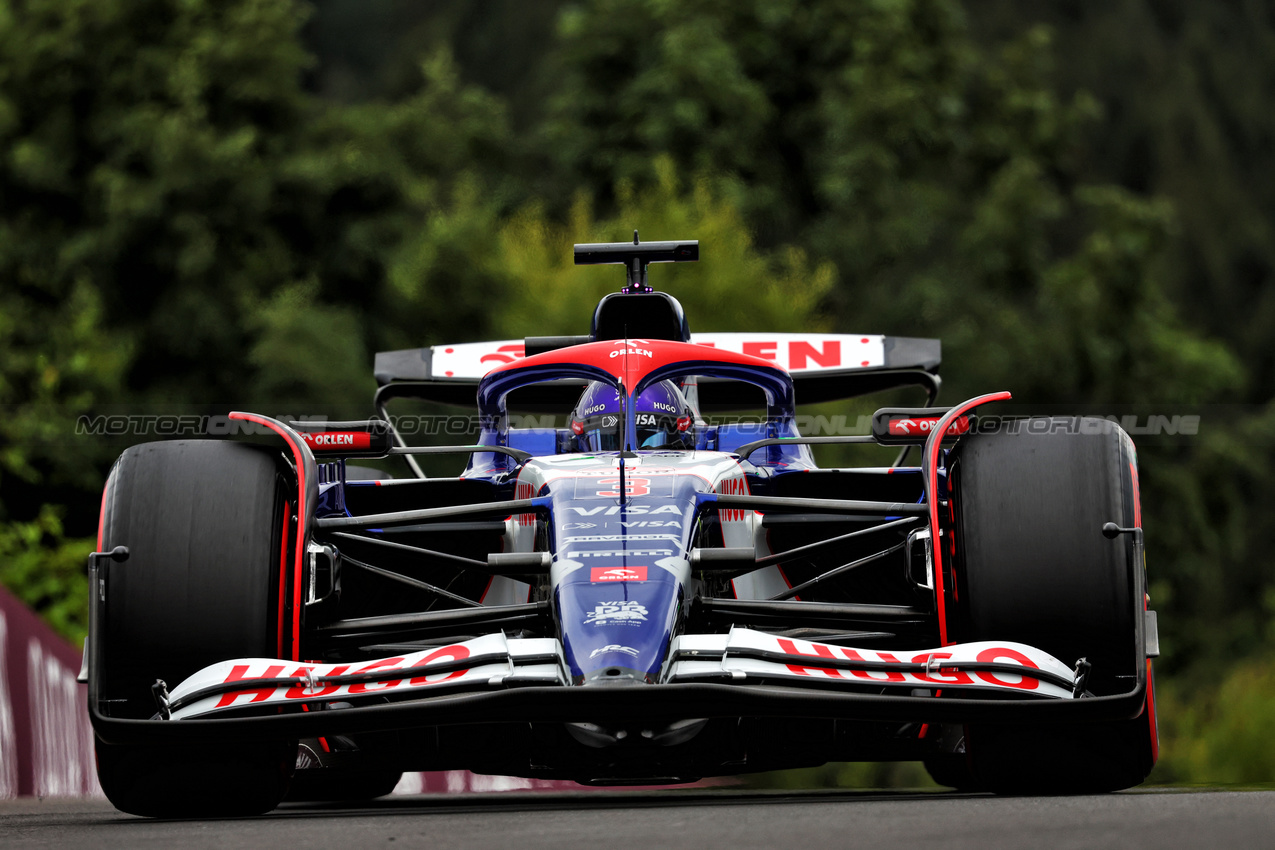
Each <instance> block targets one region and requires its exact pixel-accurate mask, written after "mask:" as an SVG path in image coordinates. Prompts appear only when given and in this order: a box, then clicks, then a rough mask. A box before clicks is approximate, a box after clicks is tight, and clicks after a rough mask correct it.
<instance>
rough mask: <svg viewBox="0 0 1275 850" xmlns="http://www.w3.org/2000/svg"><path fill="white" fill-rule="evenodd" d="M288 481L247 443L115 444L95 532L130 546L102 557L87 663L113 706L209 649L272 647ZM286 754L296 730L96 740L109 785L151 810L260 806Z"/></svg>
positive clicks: (133, 808)
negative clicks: (186, 742)
mask: <svg viewBox="0 0 1275 850" xmlns="http://www.w3.org/2000/svg"><path fill="white" fill-rule="evenodd" d="M289 492H290V488H289V484H288V479H287V477H286V470H285V469H284V468H283V466H282V464H281V460H280V456H279V455H278V453H276V452H270V451H266V450H264V449H262V448H259V447H256V446H249V445H243V444H239V443H231V442H218V441H211V440H208V441H203V440H200V441H195V440H188V441H173V442H160V443H145V444H142V445H139V446H134V447H132V448H130V449H128V450H127V451H125V452H124V454H123V455H121V456H120V459H119V460H118V461H117V462H116V465H115V468H114V469H113V470H112V471H111V475H110V478H109V479H108V481H107V485H106V491H105V494H104V497H103V510H102V520H101V523H102V525H101V531H100V535H101V545H102V546H103V547H105V548H106V549H108V550H109V549H111V548H114V547H116V546H127V547H128V550H129V556H128V559H127V560H126V561H124V562H123V563H120V564H116V565H114V566H113V569H112V570H111V576H110V583H109V590H108V593H107V595H106V604H105V609H106V610H105V623H104V631H105V634H104V639H103V651H102V665H101V669H100V670H99V671H97V672H96V673H95V675H97V677H98V682H97V685H98V689H99V693H100V697H101V698H102V699H103V700H109V702H106V703H105V705H107V706H109V710H110V712H111V714H112V715H113V716H122V717H131V718H137V719H145V718H147V717H150V716H151V715H152V714H153V713H154V712H155V703H154V698H153V696H152V693H151V686H152V685H153V684H154V683H155V681H156V680H157V679H163V680H164V681H165V682H166V683H167V685H168V687H169V688H172V687H174V686H176V685H177V684H178V683H179V682H181V681H182V680H183V679H185V678H186V677H188V676H190V675H191V674H192V673H195V672H196V671H198V670H200V669H201V668H203V667H205V666H207V665H209V664H212V663H214V662H217V661H224V660H227V659H231V658H254V657H257V658H260V657H265V658H273V657H279V653H280V650H281V642H282V641H283V640H284V637H283V631H282V630H281V623H280V619H281V618H280V611H281V605H280V599H281V598H282V597H281V595H280V581H282V580H283V578H282V576H283V569H282V568H283V566H284V565H286V563H287V562H288V558H287V554H288V551H289V540H288V537H287V535H288V533H289V531H288V527H289V523H288V517H289V516H290V514H291V510H290V507H289V505H288V501H287V499H288V493H289ZM292 545H295V541H293V542H292ZM295 763H296V742H295V741H235V742H224V743H209V744H206V745H201V746H199V747H193V746H192V747H180V748H179V747H174V746H171V745H167V744H163V743H161V742H159V741H154V742H140V743H138V742H132V743H108V742H106V741H103V740H101V739H99V740H98V742H97V769H98V778H99V781H100V782H101V785H102V790H103V791H104V792H105V793H106V796H107V798H108V799H109V800H110V801H111V803H113V804H114V805H115V807H116V808H118V809H120V810H121V811H125V812H129V813H131V814H138V815H148V816H154V817H176V816H210V815H211V816H222V815H242V814H257V813H260V812H265V811H269V810H270V809H272V808H274V807H275V806H277V805H278V804H279V801H280V800H282V799H283V795H284V793H285V792H286V790H287V787H288V780H289V777H290V775H291V773H292V769H293V767H294V765H295Z"/></svg>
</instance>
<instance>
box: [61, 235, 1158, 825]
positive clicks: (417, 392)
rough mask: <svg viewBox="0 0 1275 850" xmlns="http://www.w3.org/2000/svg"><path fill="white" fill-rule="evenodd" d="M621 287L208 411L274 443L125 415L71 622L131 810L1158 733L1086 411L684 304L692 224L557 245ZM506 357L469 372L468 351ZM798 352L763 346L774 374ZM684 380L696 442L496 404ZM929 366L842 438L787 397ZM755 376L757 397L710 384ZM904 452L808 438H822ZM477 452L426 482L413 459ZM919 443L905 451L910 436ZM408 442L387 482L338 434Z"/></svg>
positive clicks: (1135, 544)
mask: <svg viewBox="0 0 1275 850" xmlns="http://www.w3.org/2000/svg"><path fill="white" fill-rule="evenodd" d="M576 258H577V262H582V263H588V262H617V263H623V264H624V265H625V267H626V270H627V271H628V280H629V283H628V285H627V286H626V288H625V290H624V291H622V292H620V293H617V294H614V295H610V296H607V297H606V298H604V299H603V300H602V301H601V302H600V303H599V305H598V308H597V310H596V312H595V315H594V321H593V326H592V328H591V332H590V334H589V335H588V336H587V337H573V338H530V339H528V340H526V341H524V342H522V343H512V342H507V343H490V344H466V345H455V346H434V347H432V348H428V349H419V350H412V351H406V352H402V351H401V352H388V353H385V354H381V355H378V357H377V370H376V371H377V378H378V381H379V383H380V385H381V386H380V390H379V391H378V393H377V397H376V408H377V411H378V416H377V417H376V418H373V419H369V420H366V421H359V422H325V423H314V422H305V423H302V422H293V423H284V422H280V421H276V420H274V419H270V418H268V417H264V416H258V415H255V414H247V413H242V414H240V413H236V414H232V415H231V418H232V419H236V420H238V421H240V422H242V423H244V424H250V425H254V426H256V427H257V429H258V430H260V431H261V432H263V433H265V434H268V435H271V439H272V441H273V442H272V444H271V445H265V444H263V443H262V441H260V440H258V441H256V442H242V441H234V440H203V441H200V440H195V441H171V442H160V443H148V444H143V445H140V446H135V447H133V448H131V449H129V450H128V451H126V452H125V453H124V454H123V455H122V456H121V458H120V459H119V461H118V462H117V463H116V465H115V467H114V469H113V470H112V472H111V475H110V477H109V479H108V481H107V484H106V487H105V489H104V492H103V500H102V517H101V525H100V532H99V541H98V549H99V550H100V551H99V552H97V553H94V555H93V556H92V557H91V558H90V571H91V575H92V587H94V589H95V592H94V593H93V601H92V607H91V611H90V638H89V641H88V644H87V648H86V669H87V675H88V681H89V686H90V687H89V709H90V713H91V717H92V721H93V725H94V728H95V732H96V735H97V739H98V740H97V748H98V766H99V776H100V779H101V783H102V786H103V788H104V789H105V791H106V793H107V796H108V797H109V798H110V799H111V801H112V802H113V803H114V804H115V805H116V806H117V807H119V808H120V809H123V810H125V811H130V812H135V813H138V814H148V815H171V814H187V813H201V812H202V813H251V812H260V811H265V810H268V809H270V808H273V807H274V806H275V805H277V804H278V803H279V802H280V800H281V799H283V798H284V795H285V794H287V793H288V791H289V783H291V784H292V792H291V793H292V794H293V796H294V798H295V797H301V798H306V797H310V798H325V797H326V798H356V797H371V796H376V795H378V794H382V793H386V792H387V791H388V790H390V789H391V788H392V787H393V785H394V783H395V781H396V780H397V779H398V777H399V775H400V774H401V772H403V771H405V770H441V769H468V770H473V771H477V772H482V773H492V774H505V775H515V776H524V777H544V778H559V779H572V780H576V781H579V782H583V783H590V784H634V783H641V784H651V783H671V782H684V781H690V780H693V779H697V778H700V777H706V776H721V775H729V774H737V773H743V772H750V771H760V770H772V769H780V768H790V767H799V766H809V765H817V764H822V763H825V762H828V761H847V760H921V761H924V762H925V764H926V766H927V768H928V769H929V770H930V772H931V774H932V775H933V776H934V777H935V779H936V780H937V781H939V782H940V783H943V784H948V785H952V786H955V787H958V788H964V789H984V790H991V791H996V792H1008V793H1016V792H1028V791H1042V792H1089V791H1104V790H1114V789H1118V788H1124V787H1129V786H1132V785H1135V784H1137V783H1139V782H1141V781H1142V780H1143V779H1144V778H1145V776H1146V775H1147V773H1148V772H1149V771H1150V769H1151V767H1152V765H1153V764H1154V762H1155V758H1156V748H1157V743H1156V725H1155V715H1154V702H1153V697H1152V683H1151V662H1150V658H1151V657H1152V656H1154V655H1155V654H1156V649H1155V647H1156V640H1155V620H1154V614H1153V613H1152V612H1149V611H1147V610H1146V602H1145V599H1146V597H1145V576H1144V566H1143V554H1142V537H1141V529H1140V524H1141V517H1140V507H1139V496H1138V479H1137V466H1136V459H1135V455H1134V450H1133V445H1132V443H1131V441H1130V440H1129V438H1128V436H1127V435H1126V434H1124V432H1122V431H1121V430H1120V429H1119V428H1118V427H1116V426H1115V425H1114V424H1112V423H1109V422H1106V421H1104V420H1096V419H1083V418H1029V419H1017V420H1012V421H1004V420H1001V421H995V422H993V421H991V420H988V419H986V418H983V419H976V418H975V413H976V411H977V410H978V409H980V408H982V406H983V405H985V404H988V403H990V402H994V401H998V400H1001V399H1005V398H1008V393H996V394H991V395H986V396H981V397H978V398H974V399H970V400H968V401H965V402H963V403H961V404H958V405H956V406H954V407H951V408H937V407H932V406H930V404H932V402H933V401H934V398H935V396H936V395H937V390H938V378H937V375H936V372H937V368H938V360H939V357H938V350H939V349H938V344H937V342H936V341H932V340H914V339H902V338H892V337H880V336H857V335H856V336H838V335H769V336H768V337H767V336H766V335H763V336H761V337H756V336H753V337H749V336H747V335H738V334H719V335H695V336H692V334H691V333H690V330H689V327H688V324H687V321H686V318H685V317H684V315H683V314H682V310H681V307H680V305H679V304H678V303H677V302H676V301H675V300H674V299H673V298H671V297H670V296H668V295H666V294H664V293H659V292H654V291H652V290H651V289H650V288H649V287H647V286H646V265H647V264H648V263H650V262H661V261H678V260H684V259H697V258H698V245H697V243H694V242H680V243H677V242H674V243H646V244H641V245H639V244H636V242H635V244H633V245H629V244H605V245H580V246H576ZM492 366H494V368H490V367H492ZM786 367H787V368H786ZM661 381H674V382H676V383H677V384H678V386H679V387H680V389H681V390H682V391H683V392H685V395H686V397H687V398H688V399H689V401H690V403H692V404H693V405H694V406H695V407H696V412H695V416H696V419H697V420H699V421H697V423H696V426H695V428H694V430H693V433H696V434H697V437H696V442H695V446H694V448H683V449H678V450H668V449H642V448H640V447H639V448H636V449H635V448H634V447H633V444H632V441H631V440H630V439H628V438H622V440H621V443H620V446H619V447H618V450H615V451H597V450H595V451H584V450H582V448H581V445H580V444H579V441H578V440H577V438H576V435H575V434H574V433H573V432H572V431H571V429H569V428H568V429H558V428H532V429H526V428H516V427H511V425H510V422H511V418H510V416H509V405H510V401H511V399H513V400H515V401H516V403H517V404H518V405H521V406H523V407H527V408H529V409H540V410H557V411H559V412H563V411H566V410H568V409H570V406H571V404H572V403H573V402H574V400H575V398H576V397H577V396H578V395H579V393H580V390H581V387H582V386H583V385H585V384H586V383H587V382H596V383H601V384H603V385H607V386H610V387H614V388H615V389H616V391H617V397H618V398H620V399H621V400H622V403H623V413H622V414H621V418H622V419H623V420H624V421H623V422H621V423H620V424H619V427H620V434H621V435H631V434H634V433H636V424H637V419H636V414H635V408H636V405H635V404H634V400H635V399H636V398H637V397H638V395H639V394H640V393H641V392H643V391H644V390H645V389H646V388H647V387H649V386H651V385H653V384H655V383H657V382H661ZM904 385H918V386H922V387H924V388H926V389H927V390H928V392H929V402H927V406H926V407H924V408H917V409H903V408H892V409H883V410H880V411H878V412H877V414H876V415H875V416H874V417H873V420H872V433H871V434H865V435H862V436H849V437H838V436H824V437H803V436H801V435H800V434H799V433H798V430H797V428H796V426H795V418H794V417H795V403H796V400H797V398H798V396H801V397H802V398H803V400H804V401H828V400H832V399H837V398H848V397H851V396H855V395H862V394H865V393H868V392H873V391H878V390H882V389H888V388H892V387H899V386H904ZM475 395H476V397H477V404H478V412H479V416H480V423H481V437H480V439H479V440H478V442H477V443H476V444H475V445H466V446H441V447H440V446H407V445H406V444H405V443H404V440H403V439H402V438H401V436H400V435H399V434H398V432H397V431H396V430H395V428H394V426H393V425H392V424H391V421H390V419H389V418H388V416H387V415H386V403H387V402H388V401H389V400H390V399H391V398H401V397H410V398H418V399H426V400H432V401H439V402H453V403H457V402H464V401H466V400H469V401H470V403H472V400H473V399H474V397H475ZM753 403H758V404H764V407H765V416H764V417H762V418H760V419H759V420H757V421H755V422H753V423H751V424H749V423H732V424H724V425H717V426H711V427H710V426H708V425H706V424H704V423H703V421H702V420H700V415H699V410H700V409H710V408H712V409H723V408H731V407H735V408H739V407H741V406H745V405H750V404H753ZM820 442H866V443H875V444H880V445H883V446H894V447H897V448H895V449H894V450H893V452H891V453H890V456H889V459H888V460H892V461H894V462H893V463H892V464H890V463H888V461H887V465H884V466H879V467H868V468H840V469H820V468H818V467H816V465H815V463H814V461H813V455H812V453H811V448H810V446H811V444H813V443H820ZM430 453H455V454H458V455H461V456H462V457H467V461H466V465H465V467H464V469H463V472H462V474H461V475H459V476H457V477H448V478H437V477H434V478H430V477H425V476H424V475H423V474H422V473H421V471H420V467H419V466H418V464H417V463H416V462H415V460H414V458H415V457H417V456H419V455H422V454H430ZM909 453H911V454H912V455H916V454H917V453H919V457H920V463H919V465H916V466H908V465H904V464H905V461H906V458H907V457H908V456H909ZM387 456H401V457H402V459H404V460H405V461H407V462H408V464H409V466H410V467H411V470H412V474H409V475H406V476H405V477H398V478H389V477H385V476H384V475H383V474H381V473H375V472H373V471H371V470H368V469H366V468H360V467H357V466H353V465H347V461H349V460H357V459H359V458H372V457H375V458H383V457H387Z"/></svg>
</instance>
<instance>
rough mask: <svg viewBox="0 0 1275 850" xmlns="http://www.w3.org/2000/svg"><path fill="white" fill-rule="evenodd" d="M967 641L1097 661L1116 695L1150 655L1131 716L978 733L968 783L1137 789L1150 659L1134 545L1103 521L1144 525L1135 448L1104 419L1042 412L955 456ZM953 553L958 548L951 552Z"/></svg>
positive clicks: (1148, 743) (956, 612)
mask: <svg viewBox="0 0 1275 850" xmlns="http://www.w3.org/2000/svg"><path fill="white" fill-rule="evenodd" d="M950 467H951V468H950V475H951V484H952V488H951V492H952V499H953V504H954V509H955V523H954V525H955V527H954V529H953V530H954V532H955V544H956V557H955V559H954V563H953V575H952V579H953V580H954V587H953V588H951V592H952V595H953V602H954V604H953V605H952V606H951V608H950V609H949V618H950V619H949V635H950V637H951V638H952V639H953V640H956V641H961V642H965V641H979V640H1012V641H1019V642H1022V643H1026V644H1029V645H1031V646H1035V647H1038V648H1040V649H1043V650H1044V651H1046V652H1048V653H1050V654H1051V655H1053V656H1054V657H1055V658H1058V659H1059V660H1060V661H1062V662H1064V663H1065V664H1068V665H1070V664H1073V663H1075V662H1076V660H1077V659H1079V658H1082V657H1083V658H1087V659H1088V661H1089V662H1090V663H1091V664H1092V665H1093V666H1092V673H1091V676H1090V679H1089V683H1088V690H1089V691H1091V692H1092V693H1093V694H1094V695H1104V694H1118V693H1123V692H1127V691H1128V690H1130V689H1131V688H1132V687H1133V684H1134V682H1135V681H1136V677H1137V675H1138V674H1139V666H1141V665H1143V664H1146V666H1147V674H1148V689H1147V701H1146V704H1145V706H1144V710H1143V711H1142V713H1141V714H1140V715H1139V716H1138V717H1135V718H1133V719H1130V720H1120V721H1110V722H1102V723H1083V724H1051V725H1034V726H1027V725H1023V726H1015V725H1003V726H1002V725H996V724H973V725H971V726H969V727H967V729H966V747H967V748H968V762H967V763H968V766H969V769H970V779H972V781H973V783H974V784H975V785H976V786H980V787H985V788H989V789H991V790H994V791H998V792H1001V793H1087V792H1103V791H1114V790H1118V789H1121V788H1128V787H1131V786H1133V785H1137V784H1138V783H1140V782H1142V781H1143V779H1145V778H1146V776H1147V774H1148V773H1150V771H1151V768H1152V766H1153V765H1154V764H1155V759H1156V752H1157V741H1156V728H1155V716H1154V696H1153V692H1152V686H1151V682H1150V665H1149V662H1146V661H1145V660H1144V659H1143V654H1142V652H1143V651H1142V648H1141V647H1138V646H1136V645H1135V643H1136V640H1135V638H1136V631H1135V628H1136V625H1137V623H1136V620H1135V617H1138V616H1141V614H1140V612H1141V609H1142V607H1143V606H1142V605H1141V604H1140V603H1141V600H1138V602H1137V603H1135V600H1134V599H1133V593H1134V583H1133V580H1132V570H1133V569H1139V570H1140V569H1142V568H1143V566H1142V564H1134V563H1133V560H1134V553H1135V548H1134V541H1133V539H1132V537H1131V536H1130V535H1123V536H1121V537H1118V538H1117V539H1115V540H1110V539H1108V538H1106V537H1105V536H1104V535H1103V534H1102V526H1103V524H1104V523H1107V522H1116V523H1118V524H1120V525H1121V526H1126V527H1128V526H1134V525H1137V524H1138V523H1140V521H1141V517H1140V508H1139V507H1138V482H1137V465H1136V458H1135V455H1134V450H1133V443H1132V441H1131V440H1130V439H1129V437H1128V435H1126V434H1125V433H1124V432H1123V431H1122V430H1120V429H1119V428H1118V427H1116V426H1115V425H1114V424H1113V423H1110V422H1107V421H1105V420H1101V419H1074V418H1073V419H1030V420H1025V421H1022V422H1019V423H1018V427H1017V428H1016V429H1015V430H1014V431H1012V432H1011V431H1010V430H1008V429H1005V428H1002V429H1000V430H999V431H998V432H997V433H984V434H975V435H971V436H969V437H966V438H964V439H963V440H962V441H961V443H960V445H959V446H958V447H957V450H956V451H955V452H954V456H953V458H952V462H951V465H950ZM944 551H945V552H947V551H948V550H947V549H945V550H944Z"/></svg>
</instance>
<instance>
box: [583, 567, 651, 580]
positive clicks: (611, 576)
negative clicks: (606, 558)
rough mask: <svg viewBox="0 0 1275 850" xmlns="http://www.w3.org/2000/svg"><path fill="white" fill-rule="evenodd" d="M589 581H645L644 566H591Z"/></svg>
mask: <svg viewBox="0 0 1275 850" xmlns="http://www.w3.org/2000/svg"><path fill="white" fill-rule="evenodd" d="M589 581H593V582H597V581H646V567H593V568H592V569H591V570H589Z"/></svg>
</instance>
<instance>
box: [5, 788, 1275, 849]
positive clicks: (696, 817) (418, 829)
mask: <svg viewBox="0 0 1275 850" xmlns="http://www.w3.org/2000/svg"><path fill="white" fill-rule="evenodd" d="M0 847H3V848H6V850H10V848H28V847H50V848H72V850H75V848H117V847H118V848H128V850H148V848H166V850H188V848H189V849H190V850H194V848H205V847H207V848H219V850H220V848H227V847H232V848H238V847H249V848H255V847H261V848H272V850H283V848H311V847H342V848H360V850H362V848H387V850H404V848H415V847H429V848H437V850H442V848H446V850H468V848H484V850H486V848H506V847H508V848H516V849H517V850H540V848H545V849H546V850H573V849H574V848H591V850H597V848H605V850H612V848H615V850H633V848H638V847H659V848H665V847H668V848H691V850H709V848H719V847H720V848H730V850H742V848H753V847H757V848H781V850H814V848H823V847H829V848H853V847H864V848H873V850H887V849H888V848H909V850H913V848H921V847H943V848H945V850H959V848H977V850H999V848H1010V847H1015V848H1017V847H1030V848H1036V847H1044V848H1070V847H1077V848H1092V847H1119V848H1141V847H1148V848H1151V847H1154V848H1157V850H1165V848H1178V847H1190V848H1197V847H1210V848H1211V847H1223V848H1227V850H1240V848H1250V847H1275V791H1221V790H1214V791H1196V790H1192V791H1181V790H1157V789H1151V790H1142V791H1134V792H1125V793H1121V794H1110V795H1105V796H1096V797H1009V798H996V797H988V796H980V795H960V794H945V793H894V792H891V793H881V792H860V791H856V792H845V791H838V792H826V791H825V792H806V793H801V792H798V793H775V792H767V793H758V792H740V791H721V790H714V791H702V790H697V791H681V792H677V791H673V792H627V793H626V792H614V793H612V792H608V793H598V792H583V793H543V792H542V793H519V792H508V793H500V794H465V795H433V796H420V797H394V798H386V799H382V800H378V801H374V802H372V803H368V804H365V805H363V806H360V807H357V808H347V807H338V806H331V805H298V804H289V805H285V806H284V807H283V808H280V809H278V810H277V811H275V812H272V813H270V814H269V815H265V816H263V817H259V818H242V819H229V820H211V821H209V820H198V821H195V820H170V821H155V820H144V819H142V818H134V817H130V816H127V815H121V814H120V813H119V812H117V811H115V810H114V809H113V808H111V807H110V804H108V803H106V802H105V801H102V800H88V801H79V800H76V801H70V800H45V801H38V800H16V801H0Z"/></svg>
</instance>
